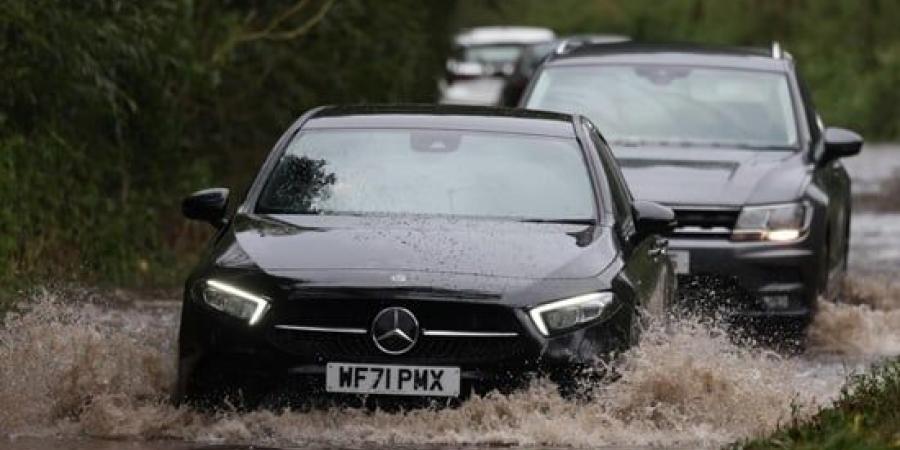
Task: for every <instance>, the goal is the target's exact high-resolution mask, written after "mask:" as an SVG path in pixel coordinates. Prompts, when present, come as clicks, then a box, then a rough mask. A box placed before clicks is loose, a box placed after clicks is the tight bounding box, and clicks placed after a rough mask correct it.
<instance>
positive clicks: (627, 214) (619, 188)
mask: <svg viewBox="0 0 900 450" xmlns="http://www.w3.org/2000/svg"><path fill="white" fill-rule="evenodd" d="M585 126H586V127H587V129H588V134H589V136H590V137H591V142H592V143H593V144H594V148H596V149H597V154H598V155H599V156H600V160H601V161H602V162H603V171H604V172H605V173H606V178H607V179H608V180H609V184H610V188H611V189H612V192H613V212H614V214H615V216H616V223H618V224H619V226H620V227H621V229H620V231H622V233H623V235H625V236H628V235H630V234H631V233H632V232H633V231H634V218H633V217H632V214H631V204H632V202H633V197H632V195H631V191H630V190H629V189H628V184H627V183H626V182H625V176H624V175H622V171H621V170H620V169H619V165H618V163H617V162H616V160H615V158H614V157H613V156H612V152H611V151H610V149H609V146H608V145H606V142H605V141H604V140H603V138H602V137H600V133H599V132H598V131H597V128H596V127H594V125H593V124H592V123H590V122H587V121H585Z"/></svg>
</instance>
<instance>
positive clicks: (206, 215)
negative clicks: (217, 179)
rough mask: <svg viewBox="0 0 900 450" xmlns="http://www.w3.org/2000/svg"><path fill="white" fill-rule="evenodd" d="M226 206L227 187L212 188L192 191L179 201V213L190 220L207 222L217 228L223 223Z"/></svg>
mask: <svg viewBox="0 0 900 450" xmlns="http://www.w3.org/2000/svg"><path fill="white" fill-rule="evenodd" d="M227 206H228V189H226V188H212V189H204V190H202V191H197V192H194V193H193V194H191V195H189V196H188V197H187V198H185V199H184V200H182V202H181V213H182V214H184V217H187V218H188V219H191V220H202V221H204V222H209V223H210V224H212V225H213V226H214V227H216V228H219V227H221V226H222V225H223V224H224V221H223V219H224V218H225V210H226V207H227Z"/></svg>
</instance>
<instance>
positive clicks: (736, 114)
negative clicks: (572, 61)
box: [528, 65, 797, 148]
mask: <svg viewBox="0 0 900 450" xmlns="http://www.w3.org/2000/svg"><path fill="white" fill-rule="evenodd" d="M528 108H533V109H546V110H551V111H563V112H569V113H573V112H577V113H581V114H584V115H585V116H587V117H588V118H589V119H591V121H593V122H594V123H595V124H596V125H597V127H598V128H599V129H600V130H601V132H602V133H603V135H604V137H606V139H607V140H609V141H610V142H611V143H613V144H626V145H627V144H635V145H639V144H641V143H656V144H663V145H665V144H676V145H690V144H712V145H715V144H722V145H739V146H740V145H744V146H749V147H760V148H766V147H772V148H786V147H790V148H794V147H796V146H797V128H796V125H795V121H794V112H793V107H792V101H791V93H790V89H789V88H788V82H787V78H786V77H785V76H784V75H783V74H781V73H774V72H761V71H749V70H732V69H719V68H698V67H682V66H662V65H608V66H607V65H603V66H597V65H594V66H590V67H586V66H577V67H549V68H547V69H546V70H544V71H543V73H542V74H541V75H540V79H539V80H538V82H537V84H536V85H535V87H534V90H533V92H532V94H531V96H530V97H529V99H528Z"/></svg>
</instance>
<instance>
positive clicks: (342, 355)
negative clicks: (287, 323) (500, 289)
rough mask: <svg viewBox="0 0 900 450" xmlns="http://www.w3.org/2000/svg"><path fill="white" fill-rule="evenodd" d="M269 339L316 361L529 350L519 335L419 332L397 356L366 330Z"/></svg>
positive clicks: (435, 358) (464, 360)
mask: <svg viewBox="0 0 900 450" xmlns="http://www.w3.org/2000/svg"><path fill="white" fill-rule="evenodd" d="M269 340H270V342H271V343H272V344H273V345H275V346H276V347H278V348H279V349H280V350H282V351H284V352H287V353H291V354H293V355H296V356H300V357H303V358H304V359H309V360H311V361H313V362H315V363H326V362H329V361H352V362H370V363H375V362H378V363H391V362H402V363H404V364H448V363H449V364H458V365H462V366H476V365H481V364H500V363H502V362H503V361H509V360H521V359H523V358H525V357H526V355H527V353H528V351H527V348H526V346H525V345H524V343H523V341H522V338H521V337H519V336H512V337H491V338H463V337H454V338H445V337H431V336H420V338H419V341H418V342H417V343H416V345H415V346H414V347H413V348H412V349H411V350H410V351H409V352H407V353H405V354H403V355H396V356H393V355H387V354H384V353H382V352H381V351H380V350H378V348H376V347H375V344H374V342H373V341H372V337H371V335H370V334H369V333H366V334H354V335H349V334H335V333H314V332H298V331H293V330H279V329H273V330H272V331H271V332H270V337H269Z"/></svg>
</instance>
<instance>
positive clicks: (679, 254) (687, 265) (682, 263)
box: [669, 250, 691, 275]
mask: <svg viewBox="0 0 900 450" xmlns="http://www.w3.org/2000/svg"><path fill="white" fill-rule="evenodd" d="M669 259H671V260H672V265H673V266H675V273H677V274H679V275H686V274H688V273H690V272H691V253H690V252H687V251H684V250H669Z"/></svg>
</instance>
